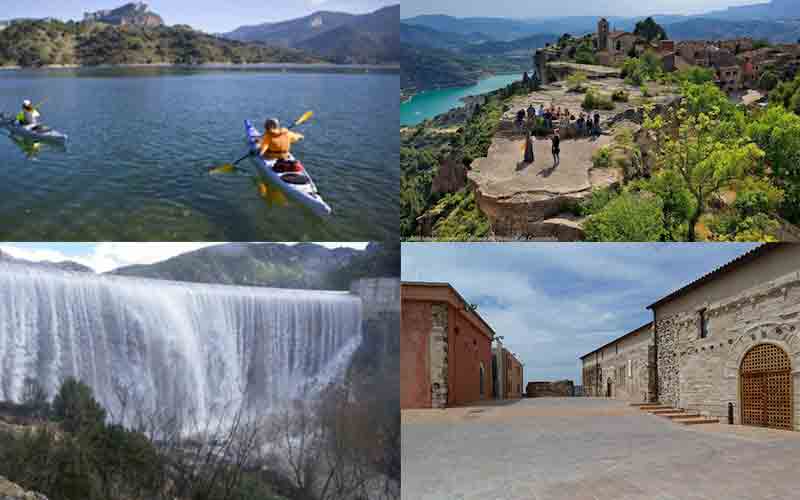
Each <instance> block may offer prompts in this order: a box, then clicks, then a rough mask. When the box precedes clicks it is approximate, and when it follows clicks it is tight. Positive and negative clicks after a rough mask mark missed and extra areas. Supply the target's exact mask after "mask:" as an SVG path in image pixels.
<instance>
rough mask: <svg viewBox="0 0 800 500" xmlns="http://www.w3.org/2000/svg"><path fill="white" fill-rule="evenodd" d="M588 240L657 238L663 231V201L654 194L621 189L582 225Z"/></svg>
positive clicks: (659, 237) (641, 239) (662, 234)
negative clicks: (640, 193) (638, 193)
mask: <svg viewBox="0 0 800 500" xmlns="http://www.w3.org/2000/svg"><path fill="white" fill-rule="evenodd" d="M583 228H584V231H585V235H586V239H587V240H588V241H660V240H661V239H662V237H663V236H664V233H665V228H664V211H663V202H662V201H661V199H660V198H658V197H657V196H653V195H637V194H634V193H630V192H624V193H622V194H621V195H620V196H618V197H617V198H614V199H613V200H611V201H610V202H609V203H608V204H606V205H605V206H604V207H603V208H602V210H600V211H599V212H598V213H596V214H595V215H592V216H590V217H589V218H588V219H587V220H586V222H585V223H584V225H583Z"/></svg>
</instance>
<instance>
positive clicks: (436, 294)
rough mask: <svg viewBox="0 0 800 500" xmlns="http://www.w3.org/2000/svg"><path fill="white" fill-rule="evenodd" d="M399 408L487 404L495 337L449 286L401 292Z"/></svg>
mask: <svg viewBox="0 0 800 500" xmlns="http://www.w3.org/2000/svg"><path fill="white" fill-rule="evenodd" d="M401 300H402V321H401V330H400V405H401V407H402V408H443V407H446V406H451V405H459V404H465V403H471V402H474V401H480V400H484V399H491V398H492V397H493V388H492V385H493V384H492V380H493V379H492V339H493V338H494V335H495V334H494V331H493V330H492V328H491V327H490V326H489V325H488V324H487V323H486V322H485V321H484V320H483V319H482V318H481V317H480V315H479V314H478V313H477V312H476V311H475V308H474V307H473V306H472V305H471V304H469V303H468V302H467V301H466V300H464V298H463V297H462V296H461V295H460V294H459V293H458V292H457V291H456V290H455V289H454V288H453V287H452V286H450V284H448V283H419V282H404V283H403V284H402V287H401Z"/></svg>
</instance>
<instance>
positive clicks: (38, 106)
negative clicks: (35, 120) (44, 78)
mask: <svg viewBox="0 0 800 500" xmlns="http://www.w3.org/2000/svg"><path fill="white" fill-rule="evenodd" d="M48 99H49V97H45V98H44V99H42V100H41V101H40V102H39V104H37V105H36V106H34V107H33V109H35V110H38V109H39V108H41V107H42V106H44V103H46V102H47V100H48Z"/></svg>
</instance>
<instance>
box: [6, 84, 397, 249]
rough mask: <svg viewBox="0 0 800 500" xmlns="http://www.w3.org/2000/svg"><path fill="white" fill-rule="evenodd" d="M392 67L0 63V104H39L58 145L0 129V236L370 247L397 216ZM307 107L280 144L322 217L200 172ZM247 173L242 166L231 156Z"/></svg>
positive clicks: (235, 180)
mask: <svg viewBox="0 0 800 500" xmlns="http://www.w3.org/2000/svg"><path fill="white" fill-rule="evenodd" d="M399 83H400V75H399V73H397V72H395V73H386V74H381V73H374V72H371V73H369V74H342V73H331V72H327V73H326V72H316V73H314V72H302V73H301V72H293V71H288V72H274V71H273V72H270V71H235V70H231V71H222V70H221V71H209V70H195V69H192V70H181V69H132V70H121V69H113V70H79V71H62V70H54V71H2V72H0V111H3V110H5V111H12V112H14V111H15V110H16V109H17V107H18V106H19V105H20V103H21V102H22V100H23V99H25V98H28V99H32V100H33V101H34V102H38V101H39V100H40V99H44V98H49V99H48V101H47V102H46V103H45V104H44V106H43V107H42V114H43V119H44V122H45V123H47V124H48V125H50V126H51V127H53V128H55V129H58V130H62V131H64V132H65V133H67V134H69V144H68V146H67V149H66V150H59V149H58V148H53V147H51V146H47V145H41V146H40V147H33V146H31V145H29V144H27V145H26V144H17V143H16V142H14V141H13V140H12V138H11V137H8V135H7V134H5V131H3V130H0V241H2V240H13V241H28V240H44V241H75V240H77V241H105V240H110V241H139V240H151V241H152V240H155V241H174V240H178V241H201V240H205V241H242V240H244V241H305V240H311V241H326V240H332V241H374V240H385V239H388V238H396V237H397V228H398V224H399V218H400V215H399V213H400V202H399V197H398V186H399V185H400V167H399V162H400V138H399V135H398V133H397V122H398V114H399V106H398V102H397V91H398V89H399ZM306 110H313V111H314V113H315V115H314V118H313V119H312V120H311V121H310V122H308V123H307V124H304V125H301V126H300V127H298V131H299V132H302V133H303V134H305V141H303V142H301V143H299V144H297V145H296V146H295V147H294V148H293V151H294V153H295V155H296V156H297V157H298V158H299V159H300V160H301V161H302V162H303V164H304V165H305V166H306V168H307V169H308V171H309V172H310V173H311V176H312V177H313V178H314V180H315V182H316V184H317V187H318V188H319V190H320V193H321V194H322V196H323V197H324V198H325V199H326V200H327V201H328V203H329V204H330V205H331V207H333V215H332V216H331V217H329V218H325V219H321V218H319V217H316V216H314V215H312V214H310V213H309V212H308V211H307V210H305V209H303V208H302V207H300V206H297V205H289V206H283V204H282V203H281V202H280V200H279V199H276V197H268V199H267V200H265V199H262V197H260V196H259V194H258V190H257V189H256V186H255V185H254V183H253V181H252V178H251V175H248V174H229V175H216V176H210V175H208V167H210V166H212V165H218V164H221V163H225V162H231V161H233V160H235V159H237V158H239V157H241V156H242V155H244V154H245V153H246V152H247V148H246V141H245V135H244V126H243V125H242V122H243V120H244V119H250V120H253V121H255V122H256V123H257V124H258V127H259V128H261V127H262V126H263V123H264V119H265V118H266V117H268V116H276V117H278V118H280V119H281V121H282V122H283V123H288V122H291V121H293V120H294V119H296V118H297V117H299V116H300V115H302V114H303V112H305V111H306ZM239 166H240V167H242V168H243V169H245V170H246V171H248V172H254V171H255V168H254V165H253V164H252V163H251V162H250V161H249V160H245V161H243V162H242V163H240V164H239Z"/></svg>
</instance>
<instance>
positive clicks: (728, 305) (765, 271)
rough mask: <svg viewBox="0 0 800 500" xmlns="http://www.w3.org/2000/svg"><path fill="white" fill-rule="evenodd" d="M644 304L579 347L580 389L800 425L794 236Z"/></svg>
mask: <svg viewBox="0 0 800 500" xmlns="http://www.w3.org/2000/svg"><path fill="white" fill-rule="evenodd" d="M648 309H650V310H651V311H652V314H653V321H652V323H649V324H648V325H644V326H642V327H640V328H638V329H637V330H634V331H632V332H630V333H627V334H625V335H623V336H622V337H620V338H618V339H615V340H613V341H612V342H609V343H608V344H605V345H603V346H601V347H599V348H598V349H595V350H594V351H592V352H590V353H588V354H586V355H584V356H582V357H581V361H582V364H583V389H584V392H585V394H586V395H589V396H605V397H611V398H617V399H623V400H627V401H637V402H638V401H658V402H660V403H662V404H667V405H670V406H673V407H676V408H681V409H685V410H691V411H695V412H698V413H700V414H701V415H703V416H707V417H716V418H720V419H726V418H727V415H728V408H729V405H732V406H733V417H734V423H737V424H745V425H756V426H763V427H774V428H780V429H792V430H800V415H798V411H800V409H799V408H800V405H795V404H794V401H796V400H798V398H799V397H800V382H797V383H796V382H795V380H796V379H797V378H798V376H799V375H800V245H792V244H786V243H774V244H765V245H762V246H760V247H757V248H756V249H754V250H752V251H750V252H748V253H746V254H744V255H742V256H740V257H738V258H737V259H735V260H733V261H731V262H729V263H728V264H726V265H724V266H722V267H720V268H718V269H716V270H714V271H712V272H710V273H709V274H706V275H705V276H703V277H701V278H699V279H697V280H695V281H693V282H692V283H689V284H688V285H686V286H684V287H683V288H680V289H679V290H677V291H675V292H673V293H671V294H669V295H667V296H665V297H663V298H661V299H660V300H658V301H656V302H654V303H653V304H651V305H650V306H648Z"/></svg>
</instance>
